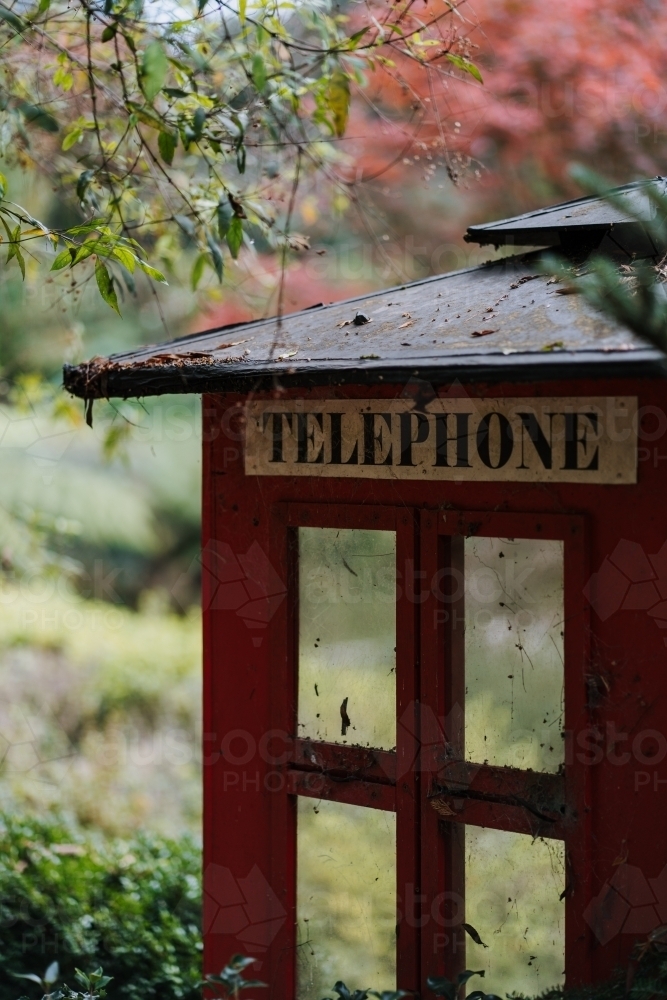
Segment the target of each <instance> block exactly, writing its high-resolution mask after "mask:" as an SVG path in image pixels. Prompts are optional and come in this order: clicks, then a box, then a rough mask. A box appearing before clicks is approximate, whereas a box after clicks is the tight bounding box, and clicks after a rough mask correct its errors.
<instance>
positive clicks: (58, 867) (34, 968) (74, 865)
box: [0, 815, 202, 1000]
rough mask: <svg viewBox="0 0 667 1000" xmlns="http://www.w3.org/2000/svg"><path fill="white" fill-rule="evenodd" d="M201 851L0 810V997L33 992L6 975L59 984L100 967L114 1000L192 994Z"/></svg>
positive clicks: (185, 998) (12, 999)
mask: <svg viewBox="0 0 667 1000" xmlns="http://www.w3.org/2000/svg"><path fill="white" fill-rule="evenodd" d="M200 869H201V852H200V850H199V848H198V847H197V845H196V844H195V843H194V841H193V840H192V839H190V838H188V837H184V838H181V839H179V840H177V841H174V840H167V839H165V838H163V837H157V836H154V835H151V836H139V837H136V838H133V839H132V840H124V841H119V840H114V841H108V840H104V839H102V838H100V837H96V836H94V835H91V834H83V833H82V832H81V831H79V830H75V829H73V828H71V827H68V826H66V825H65V824H58V823H53V822H46V821H43V820H37V819H30V818H16V817H11V816H7V815H3V816H0V1000H16V998H17V997H18V996H19V995H21V994H24V995H28V996H29V997H31V998H37V997H38V996H41V992H40V990H39V988H38V987H37V986H34V987H33V985H32V984H31V983H29V982H26V980H20V979H17V978H15V976H13V975H12V973H19V974H20V973H34V972H37V973H39V974H40V975H41V973H42V971H43V969H44V968H45V967H46V966H47V965H48V964H49V963H50V962H52V961H53V960H54V959H57V960H58V962H59V963H60V973H61V977H62V979H63V981H65V982H73V981H74V978H75V969H76V967H77V966H78V967H79V968H83V969H84V970H88V971H89V970H90V969H94V968H96V967H97V966H103V967H104V971H105V973H106V974H107V975H109V976H113V993H114V995H115V996H117V997H121V996H122V997H123V1000H151V998H157V997H159V998H160V1000H195V998H197V1000H199V998H200V995H201V994H200V991H199V990H198V989H197V982H198V981H199V980H200V978H201V949H202V943H201V887H200Z"/></svg>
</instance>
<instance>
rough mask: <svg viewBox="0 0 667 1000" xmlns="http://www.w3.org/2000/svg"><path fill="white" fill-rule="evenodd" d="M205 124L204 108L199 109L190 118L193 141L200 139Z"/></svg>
mask: <svg viewBox="0 0 667 1000" xmlns="http://www.w3.org/2000/svg"><path fill="white" fill-rule="evenodd" d="M205 124H206V108H202V107H199V108H197V110H196V111H195V113H194V115H193V118H192V130H193V132H194V137H195V139H201V134H202V132H203V131H204V125H205Z"/></svg>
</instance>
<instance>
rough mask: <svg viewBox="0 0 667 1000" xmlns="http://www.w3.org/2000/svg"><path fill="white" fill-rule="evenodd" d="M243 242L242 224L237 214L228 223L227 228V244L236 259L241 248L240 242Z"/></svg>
mask: <svg viewBox="0 0 667 1000" xmlns="http://www.w3.org/2000/svg"><path fill="white" fill-rule="evenodd" d="M242 243H243V224H242V222H241V220H240V219H239V217H238V215H235V216H234V218H233V219H232V220H231V222H230V223H229V229H228V230H227V246H228V247H229V250H230V252H231V255H232V257H234V259H236V258H237V257H238V255H239V250H240V249H241V244H242Z"/></svg>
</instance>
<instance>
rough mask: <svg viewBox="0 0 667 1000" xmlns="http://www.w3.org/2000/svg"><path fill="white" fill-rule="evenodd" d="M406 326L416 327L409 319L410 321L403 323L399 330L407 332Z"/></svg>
mask: <svg viewBox="0 0 667 1000" xmlns="http://www.w3.org/2000/svg"><path fill="white" fill-rule="evenodd" d="M406 326H414V323H413V322H412V320H411V319H409V320H408V321H407V323H401V325H400V326H399V328H398V329H399V330H405V328H406Z"/></svg>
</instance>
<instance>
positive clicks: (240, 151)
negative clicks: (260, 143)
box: [236, 142, 246, 174]
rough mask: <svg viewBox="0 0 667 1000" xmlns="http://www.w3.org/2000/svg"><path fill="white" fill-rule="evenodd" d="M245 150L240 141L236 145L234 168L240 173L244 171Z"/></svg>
mask: <svg viewBox="0 0 667 1000" xmlns="http://www.w3.org/2000/svg"><path fill="white" fill-rule="evenodd" d="M245 160H246V152H245V146H244V145H243V143H242V142H240V143H239V144H238V146H237V147H236V168H237V170H238V172H239V173H240V174H244V173H245Z"/></svg>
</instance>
